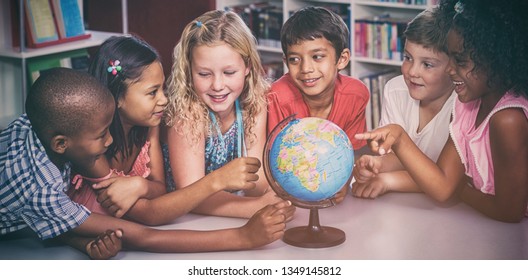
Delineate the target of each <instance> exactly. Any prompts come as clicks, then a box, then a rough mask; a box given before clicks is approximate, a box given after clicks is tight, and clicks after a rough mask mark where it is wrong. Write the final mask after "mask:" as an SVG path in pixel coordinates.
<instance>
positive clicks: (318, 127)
mask: <svg viewBox="0 0 528 280" xmlns="http://www.w3.org/2000/svg"><path fill="white" fill-rule="evenodd" d="M265 151H269V153H266V154H267V156H266V155H265V157H264V167H265V169H268V170H269V173H271V174H270V175H271V178H270V179H271V180H270V181H272V182H273V183H272V184H271V185H272V187H273V186H275V188H278V191H277V190H276V192H278V193H283V194H284V192H285V193H286V194H284V196H287V198H288V199H290V200H291V201H292V203H294V204H296V205H297V206H300V207H305V208H310V207H319V208H323V207H328V206H330V205H331V202H330V201H329V199H330V198H332V197H333V196H334V195H335V194H336V193H337V192H338V191H339V190H340V189H341V188H342V187H343V186H344V185H345V184H346V183H347V182H348V180H349V179H350V176H351V174H352V168H353V163H354V149H353V147H352V144H351V143H350V140H349V139H348V136H347V134H346V133H345V132H344V131H343V130H342V129H341V128H340V127H339V126H337V125H336V124H335V123H333V122H331V121H328V120H325V119H321V118H315V117H308V118H301V119H296V118H294V117H293V118H289V119H286V122H283V123H281V124H279V125H278V126H277V127H276V130H274V131H273V132H272V133H271V134H270V137H268V141H267V142H266V147H265Z"/></svg>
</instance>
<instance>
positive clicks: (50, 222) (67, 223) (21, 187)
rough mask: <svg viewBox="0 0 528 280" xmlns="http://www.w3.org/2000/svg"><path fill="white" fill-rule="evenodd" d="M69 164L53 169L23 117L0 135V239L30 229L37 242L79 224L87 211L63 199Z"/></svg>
mask: <svg viewBox="0 0 528 280" xmlns="http://www.w3.org/2000/svg"><path fill="white" fill-rule="evenodd" d="M70 170H71V168H70V164H66V165H65V167H64V168H63V170H60V169H59V168H58V167H57V166H55V165H54V164H53V163H52V162H51V160H50V158H49V157H48V155H47V154H46V150H45V149H44V146H43V145H42V143H41V142H40V140H39V139H38V137H37V135H36V134H35V132H34V131H33V129H32V127H31V123H30V121H29V119H28V118H27V115H26V114H23V115H22V116H20V118H18V119H17V120H15V121H13V122H12V123H11V124H10V125H9V126H8V127H7V128H6V129H5V130H4V131H2V132H1V133H0V235H3V234H7V233H10V232H14V231H17V230H20V229H23V228H25V227H28V226H29V227H30V228H31V229H32V230H33V231H35V232H36V233H37V234H38V236H39V237H40V238H41V239H48V238H52V237H56V236H58V235H60V234H62V233H64V232H67V231H69V230H71V229H73V228H75V227H77V226H79V225H80V224H82V223H83V222H84V221H85V220H86V219H87V218H88V216H89V215H90V211H89V210H88V209H86V208H85V207H84V206H81V205H79V204H77V203H75V202H73V201H71V200H70V198H69V197H68V196H67V195H66V190H67V189H68V187H69V185H70V184H69V182H70Z"/></svg>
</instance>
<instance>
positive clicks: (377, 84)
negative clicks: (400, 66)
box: [359, 70, 400, 130]
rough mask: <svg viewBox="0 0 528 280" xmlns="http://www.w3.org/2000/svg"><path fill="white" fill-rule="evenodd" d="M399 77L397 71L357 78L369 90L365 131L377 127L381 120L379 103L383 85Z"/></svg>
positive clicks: (381, 98)
mask: <svg viewBox="0 0 528 280" xmlns="http://www.w3.org/2000/svg"><path fill="white" fill-rule="evenodd" d="M398 75H400V72H399V71H394V70H391V71H384V72H378V73H373V74H370V75H367V76H363V77H361V78H359V79H360V80H361V81H362V82H363V83H364V84H365V85H366V86H367V88H368V89H369V92H370V99H369V103H368V104H367V108H366V116H367V129H368V130H371V129H374V128H376V127H378V125H379V122H380V119H381V101H382V100H383V89H384V88H385V84H386V83H387V82H388V81H389V80H390V79H392V78H394V77H396V76H398ZM369 116H370V118H369Z"/></svg>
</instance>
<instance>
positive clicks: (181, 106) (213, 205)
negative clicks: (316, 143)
mask: <svg viewBox="0 0 528 280" xmlns="http://www.w3.org/2000/svg"><path fill="white" fill-rule="evenodd" d="M173 60H174V63H173V66H172V74H171V76H170V77H169V81H168V92H169V105H168V107H167V112H166V113H167V115H166V117H167V126H168V127H169V128H168V129H167V131H166V132H167V133H166V138H165V145H164V157H165V162H166V175H167V179H166V180H167V184H168V186H169V189H171V188H172V189H182V188H185V187H186V186H188V185H190V184H191V183H193V182H195V181H197V180H199V179H200V178H202V177H204V176H205V175H207V174H210V173H214V172H215V170H218V169H219V168H220V167H222V166H224V165H226V164H227V163H229V162H231V161H235V160H240V159H244V158H245V159H254V160H257V161H258V164H259V166H260V159H261V158H262V152H263V149H264V144H265V140H266V115H267V113H266V98H265V94H266V92H267V91H268V88H269V84H268V83H267V82H266V80H265V78H264V76H263V70H262V65H261V62H260V57H259V55H258V51H257V48H256V40H255V38H254V37H253V35H252V34H251V31H250V30H249V28H248V27H247V26H246V24H245V23H244V22H243V21H242V19H241V18H240V17H239V16H238V15H237V14H235V13H233V12H225V11H219V10H215V11H210V12H207V13H205V14H203V15H201V16H199V17H198V18H196V20H194V21H192V22H191V23H189V24H188V25H187V26H186V27H185V29H184V31H183V33H182V37H181V39H180V41H179V43H178V44H177V46H176V47H175V49H174V55H173ZM232 171H233V172H239V171H237V170H234V169H233V170H232ZM280 200H281V199H280V198H278V197H277V196H276V195H275V193H274V192H273V191H272V190H271V188H270V187H269V185H268V183H267V181H266V178H265V176H264V173H263V170H262V168H261V169H260V170H259V171H258V180H257V182H256V187H255V188H253V189H251V190H244V191H241V192H218V193H216V194H214V195H213V196H210V197H209V198H208V199H206V200H205V201H204V202H202V203H201V204H200V205H198V207H196V208H195V209H194V211H195V212H197V213H201V214H208V215H217V216H230V217H250V216H251V215H253V213H255V211H257V210H258V209H260V208H262V207H263V206H265V205H268V204H270V203H275V202H277V201H280ZM292 211H293V210H292ZM291 214H293V212H292V213H291Z"/></svg>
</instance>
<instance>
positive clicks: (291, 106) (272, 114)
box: [268, 73, 369, 150]
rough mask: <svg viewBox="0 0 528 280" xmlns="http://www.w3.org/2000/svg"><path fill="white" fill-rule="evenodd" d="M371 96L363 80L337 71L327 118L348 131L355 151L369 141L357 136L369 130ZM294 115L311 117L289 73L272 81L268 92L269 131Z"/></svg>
mask: <svg viewBox="0 0 528 280" xmlns="http://www.w3.org/2000/svg"><path fill="white" fill-rule="evenodd" d="M368 99H369V92H368V89H367V87H366V86H365V85H364V84H363V83H362V82H361V81H360V80H358V79H354V78H352V77H349V76H345V75H341V74H338V76H337V79H336V83H335V92H334V103H333V104H332V109H331V111H330V114H329V115H328V120H329V121H332V122H334V123H335V124H337V125H338V126H339V127H340V128H341V129H343V130H344V131H345V132H346V134H347V135H348V138H349V139H350V142H352V146H353V147H354V150H358V149H360V148H362V147H363V146H364V145H365V144H366V141H365V140H356V139H355V138H354V135H355V134H357V133H363V132H365V131H366V127H367V124H366V119H365V108H366V106H367V102H368ZM293 114H297V116H296V117H297V118H304V117H310V111H309V110H308V106H307V105H306V103H305V102H304V100H303V97H302V94H301V92H300V91H299V89H298V88H297V87H296V86H295V84H294V83H293V81H292V79H291V76H290V74H288V73H287V74H285V75H284V76H282V77H281V78H280V79H279V80H277V81H276V82H274V83H273V84H272V86H271V91H270V93H269V94H268V133H270V132H271V131H272V130H273V128H274V127H275V126H276V125H277V124H278V123H279V122H280V121H282V120H283V119H285V118H287V117H289V116H291V115H293Z"/></svg>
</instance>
